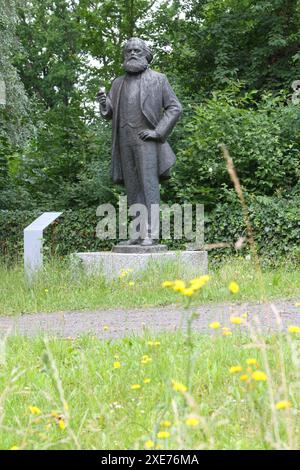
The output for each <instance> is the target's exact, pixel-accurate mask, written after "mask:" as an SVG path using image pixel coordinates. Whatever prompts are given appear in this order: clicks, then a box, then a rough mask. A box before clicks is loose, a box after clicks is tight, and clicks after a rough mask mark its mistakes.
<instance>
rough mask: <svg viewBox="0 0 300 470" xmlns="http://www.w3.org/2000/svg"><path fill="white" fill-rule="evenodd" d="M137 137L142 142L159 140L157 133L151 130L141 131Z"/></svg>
mask: <svg viewBox="0 0 300 470" xmlns="http://www.w3.org/2000/svg"><path fill="white" fill-rule="evenodd" d="M138 135H139V137H140V139H142V140H160V136H159V135H158V133H157V132H156V131H155V130H152V129H142V130H141V131H139V133H138Z"/></svg>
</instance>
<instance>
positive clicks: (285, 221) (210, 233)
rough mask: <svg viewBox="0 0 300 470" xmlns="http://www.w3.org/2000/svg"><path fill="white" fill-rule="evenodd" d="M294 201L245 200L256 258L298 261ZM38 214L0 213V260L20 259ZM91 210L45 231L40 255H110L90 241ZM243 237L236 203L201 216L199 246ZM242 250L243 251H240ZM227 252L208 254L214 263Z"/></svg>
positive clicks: (107, 243) (298, 216)
mask: <svg viewBox="0 0 300 470" xmlns="http://www.w3.org/2000/svg"><path fill="white" fill-rule="evenodd" d="M299 203H300V197H296V198H294V199H286V198H283V197H281V198H280V197H278V198H274V197H273V198H271V197H266V196H261V197H257V196H256V197H254V196H252V197H249V198H248V204H249V206H248V207H249V213H250V219H251V223H252V226H253V230H254V233H255V240H256V243H257V248H258V251H259V254H260V255H261V256H263V257H266V258H269V259H271V260H273V262H274V263H275V262H276V260H277V258H282V257H289V258H290V257H293V258H295V257H296V258H297V259H298V260H300V204H299ZM40 214H41V212H40V211H38V210H35V211H0V255H1V257H2V258H4V259H5V260H9V261H20V260H21V259H22V253H23V229H24V227H26V226H27V225H28V224H30V223H31V222H32V221H33V220H34V219H35V218H36V217H38V216H39V215H40ZM99 220H100V219H99V217H97V216H96V210H95V208H91V209H79V210H76V211H72V210H66V211H65V212H64V213H63V214H62V216H61V217H60V218H59V219H57V220H56V221H55V222H54V223H53V224H52V225H51V226H50V227H49V228H48V229H47V230H46V231H45V244H44V246H45V248H44V250H45V252H46V253H50V254H51V255H54V254H55V255H58V256H65V255H68V254H70V253H73V252H78V251H80V252H82V251H102V250H110V249H111V247H112V246H113V244H114V243H115V241H113V240H100V239H98V238H97V237H96V226H97V223H98V221H99ZM245 235H246V228H245V224H244V221H243V216H242V211H241V208H240V205H239V203H238V201H237V200H236V199H233V200H232V201H230V202H228V203H225V204H222V205H221V204H220V205H218V206H217V207H216V208H215V210H214V211H213V212H211V213H209V214H206V218H205V243H208V244H211V243H218V242H228V241H229V242H231V243H234V242H235V241H236V240H237V239H238V238H239V237H241V236H245ZM166 243H167V244H168V246H169V248H173V249H180V248H183V247H184V244H183V242H178V241H177V242H175V241H170V240H167V241H166ZM245 250H247V247H245V248H244V251H245ZM232 252H233V250H232V249H231V250H228V249H227V250H226V249H225V250H224V249H222V250H214V251H213V252H212V254H213V256H216V257H220V256H223V255H224V254H228V253H232Z"/></svg>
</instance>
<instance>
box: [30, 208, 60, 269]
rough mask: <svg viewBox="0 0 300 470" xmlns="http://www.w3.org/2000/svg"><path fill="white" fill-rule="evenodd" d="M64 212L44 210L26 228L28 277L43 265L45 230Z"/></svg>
mask: <svg viewBox="0 0 300 470" xmlns="http://www.w3.org/2000/svg"><path fill="white" fill-rule="evenodd" d="M61 214H62V212H44V213H43V214H42V215H40V217H38V218H37V219H35V221H34V222H32V224H30V225H28V226H27V227H26V228H25V229H24V269H25V274H26V275H27V276H28V278H31V277H32V275H33V274H34V273H35V272H37V271H38V270H39V269H40V268H41V267H42V266H43V231H44V230H45V228H47V227H48V225H50V224H51V223H52V222H53V221H54V220H55V219H57V218H58V217H59V216H60V215H61Z"/></svg>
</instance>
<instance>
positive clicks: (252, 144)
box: [171, 85, 300, 208]
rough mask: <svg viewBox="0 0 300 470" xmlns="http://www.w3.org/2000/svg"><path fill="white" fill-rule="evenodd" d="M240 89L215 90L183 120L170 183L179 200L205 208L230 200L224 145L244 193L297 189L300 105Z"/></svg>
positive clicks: (272, 193) (262, 193) (260, 193)
mask: <svg viewBox="0 0 300 470" xmlns="http://www.w3.org/2000/svg"><path fill="white" fill-rule="evenodd" d="M238 93H239V87H238V86H237V87H235V86H234V85H233V89H229V90H227V92H225V93H224V92H223V93H215V94H214V95H213V98H212V99H210V100H207V101H205V102H203V103H202V104H200V105H196V106H195V107H194V114H193V115H192V116H189V119H188V120H187V121H186V122H185V123H184V124H185V127H184V130H185V133H184V135H183V138H182V140H181V144H180V148H179V150H178V152H177V153H178V161H177V164H176V167H175V171H174V175H173V178H172V182H171V184H172V188H173V192H174V195H175V194H176V197H177V199H179V200H181V201H189V202H198V203H199V202H202V203H204V204H205V205H206V207H207V208H213V207H215V206H216V204H218V202H220V201H222V202H223V201H224V200H226V192H227V188H228V187H231V186H232V183H231V181H230V179H229V175H228V173H227V170H226V165H225V162H224V160H223V158H222V155H221V152H220V150H219V144H220V143H225V145H226V146H227V148H228V150H229V152H230V155H231V157H232V158H233V161H234V164H235V166H236V170H237V173H238V176H239V178H240V180H241V182H242V184H243V188H244V189H245V191H247V192H249V193H255V194H256V195H265V196H272V195H277V194H283V195H284V194H285V193H286V192H287V191H292V190H294V188H295V187H297V188H298V192H299V188H300V186H299V176H300V169H299V156H300V107H299V106H295V105H293V104H292V103H290V102H288V101H287V100H286V97H285V96H284V95H279V96H277V97H272V96H271V95H266V96H264V98H263V99H262V101H261V102H260V103H256V102H255V101H254V99H253V95H254V92H253V93H249V94H248V95H246V96H244V97H239V95H238Z"/></svg>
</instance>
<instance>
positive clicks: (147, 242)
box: [141, 238, 157, 246]
mask: <svg viewBox="0 0 300 470" xmlns="http://www.w3.org/2000/svg"><path fill="white" fill-rule="evenodd" d="M156 244H157V241H156V240H153V239H152V238H144V240H142V242H141V246H153V245H156Z"/></svg>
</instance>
